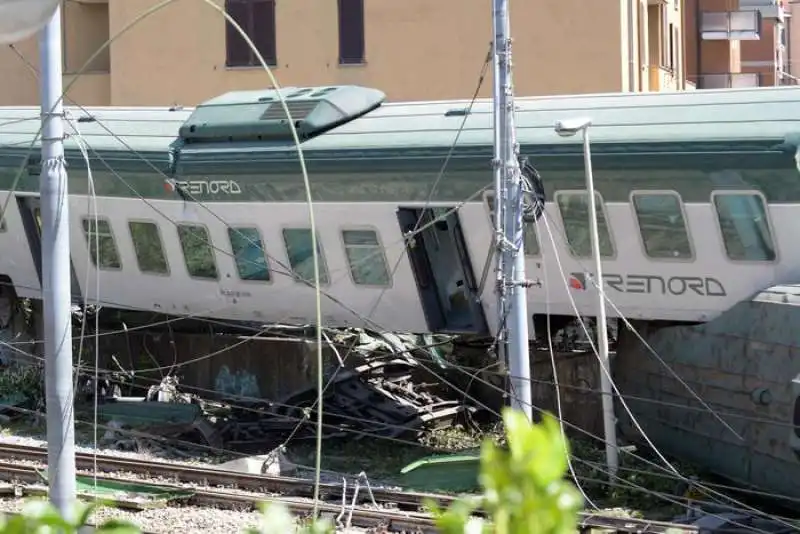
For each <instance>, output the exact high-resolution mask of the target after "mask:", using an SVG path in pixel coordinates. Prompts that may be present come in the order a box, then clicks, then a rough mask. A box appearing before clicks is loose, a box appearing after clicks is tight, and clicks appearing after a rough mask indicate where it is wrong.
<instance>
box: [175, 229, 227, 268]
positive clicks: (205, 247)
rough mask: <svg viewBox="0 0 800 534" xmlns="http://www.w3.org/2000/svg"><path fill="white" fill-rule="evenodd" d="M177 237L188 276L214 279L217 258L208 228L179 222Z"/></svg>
mask: <svg viewBox="0 0 800 534" xmlns="http://www.w3.org/2000/svg"><path fill="white" fill-rule="evenodd" d="M178 239H179V240H180V242H181V249H182V250H183V259H184V261H185V262H186V270H187V271H189V276H192V277H194V278H208V279H213V280H216V279H217V278H218V277H219V276H218V274H217V260H216V258H214V249H213V247H212V245H211V237H210V236H209V235H208V229H207V228H206V227H205V226H200V225H197V224H179V225H178Z"/></svg>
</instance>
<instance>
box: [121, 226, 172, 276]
mask: <svg viewBox="0 0 800 534" xmlns="http://www.w3.org/2000/svg"><path fill="white" fill-rule="evenodd" d="M128 230H129V231H130V233H131V240H132V241H133V250H134V252H135V253H136V262H137V263H138V264H139V270H140V271H142V272H143V273H150V274H169V264H168V263H167V256H166V254H164V243H162V241H161V233H160V232H159V231H158V225H156V223H153V222H145V221H128Z"/></svg>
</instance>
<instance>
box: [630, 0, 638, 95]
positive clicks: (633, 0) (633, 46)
mask: <svg viewBox="0 0 800 534" xmlns="http://www.w3.org/2000/svg"><path fill="white" fill-rule="evenodd" d="M627 3H628V91H630V92H631V93H633V92H634V91H636V85H637V84H636V78H637V76H636V70H637V69H636V61H635V60H634V52H635V50H636V43H637V40H638V39H637V37H638V36H637V35H636V34H637V32H636V24H634V20H633V15H634V14H635V12H636V10H635V9H634V6H635V5H636V4H638V3H639V0H627ZM640 89H641V87H640Z"/></svg>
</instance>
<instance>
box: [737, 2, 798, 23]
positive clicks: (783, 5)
mask: <svg viewBox="0 0 800 534" xmlns="http://www.w3.org/2000/svg"><path fill="white" fill-rule="evenodd" d="M787 4H788V2H786V1H785V0H739V9H741V10H742V11H747V10H750V11H752V10H757V11H758V12H759V13H761V16H762V17H764V18H765V19H778V20H779V21H781V22H783V19H784V17H785V16H786V11H787V9H788V6H787Z"/></svg>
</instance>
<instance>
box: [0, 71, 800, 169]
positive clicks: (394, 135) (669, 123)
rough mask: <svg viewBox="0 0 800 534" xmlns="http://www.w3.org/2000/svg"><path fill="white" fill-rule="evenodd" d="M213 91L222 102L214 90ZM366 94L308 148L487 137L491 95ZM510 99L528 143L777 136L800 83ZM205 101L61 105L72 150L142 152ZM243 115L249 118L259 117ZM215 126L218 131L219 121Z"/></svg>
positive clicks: (789, 121)
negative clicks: (577, 127) (82, 144)
mask: <svg viewBox="0 0 800 534" xmlns="http://www.w3.org/2000/svg"><path fill="white" fill-rule="evenodd" d="M351 87H352V86H351ZM293 89H297V88H293ZM310 90H312V91H315V90H318V89H310ZM367 91H373V93H368V94H369V95H374V94H377V93H375V92H374V90H367ZM268 92H269V91H265V92H264V93H268ZM257 93H258V92H254V91H248V92H240V93H229V94H228V95H224V96H225V97H226V98H223V99H222V100H221V101H222V102H231V101H233V102H235V101H236V100H237V95H245V94H246V95H247V98H249V99H252V98H253V96H254V95H257ZM215 101H216V102H220V97H218V98H217V99H215ZM369 104H370V105H371V106H372V107H371V108H370V110H365V111H364V112H363V113H362V114H360V115H359V113H358V109H356V108H357V106H356V108H354V112H353V113H352V117H351V118H348V117H344V116H343V117H344V118H340V123H339V124H335V125H334V126H332V129H330V130H327V131H324V132H322V133H318V135H316V136H314V137H311V138H310V139H308V140H306V141H305V142H304V144H303V147H304V150H306V151H327V150H337V151H338V150H348V149H353V150H356V149H357V150H362V151H363V150H369V149H403V148H426V147H431V148H435V147H450V146H451V145H452V144H453V142H454V140H455V138H456V134H457V132H458V131H459V130H460V129H462V130H463V131H462V132H461V134H460V135H459V137H458V145H459V146H486V145H491V144H492V141H493V135H492V102H491V100H488V99H481V100H478V101H476V102H475V103H474V104H473V105H472V107H471V110H470V112H469V113H466V110H467V109H468V108H469V107H470V102H469V101H467V100H452V101H437V102H399V103H388V104H386V103H384V104H379V103H378V104H376V102H375V99H374V98H373V99H372V100H371V101H370V102H369ZM364 105H366V104H364ZM376 105H377V107H375V106H376ZM345 107H346V106H345ZM516 107H517V113H516V129H517V138H518V141H519V143H520V144H521V145H529V146H530V145H558V144H574V143H579V142H580V141H579V139H576V138H562V137H559V136H558V135H557V134H556V133H555V132H554V131H553V125H554V123H555V121H556V120H563V119H568V118H573V117H587V118H591V119H592V122H593V125H592V127H591V137H592V140H593V142H600V143H603V142H608V143H616V142H648V143H649V142H654V143H656V142H703V141H735V140H751V141H753V140H761V139H763V140H776V139H784V138H785V137H786V136H787V135H791V134H795V133H798V131H800V87H772V88H753V89H726V90H702V91H687V92H675V93H646V94H624V93H623V94H594V95H580V96H556V97H523V98H519V97H518V98H517V99H516ZM201 108H203V106H202V105H201V106H198V108H185V109H181V108H178V109H174V108H166V107H161V108H158V107H146V108H145V107H88V108H76V107H67V108H66V110H67V116H68V117H69V118H70V124H67V125H65V130H66V132H67V134H68V138H67V140H66V143H67V149H68V150H78V146H77V143H76V140H75V137H76V135H75V133H76V131H75V128H76V127H77V129H78V130H79V131H80V134H81V136H82V137H83V138H84V139H85V140H86V142H87V144H88V145H89V146H90V147H91V150H93V151H97V152H98V153H101V154H102V153H110V152H117V151H123V152H129V151H131V150H134V151H136V152H139V153H142V154H146V155H147V158H148V159H150V158H155V159H157V160H160V159H162V158H168V157H169V152H170V149H171V148H172V147H173V146H175V144H176V141H181V138H180V134H179V132H181V131H182V129H181V127H182V126H184V125H187V124H190V123H192V120H195V119H197V115H195V116H194V119H192V117H193V113H195V111H196V110H198V111H199V110H201ZM242 109H244V108H242ZM365 109H366V108H365ZM255 112H259V111H258V110H254V113H255ZM222 115H224V113H223V114H222ZM240 115H241V114H240ZM39 116H40V111H39V108H38V107H36V108H33V107H0V155H4V156H9V155H14V156H16V157H17V158H18V157H19V154H21V153H25V152H26V151H27V149H28V147H29V145H30V142H31V139H32V138H33V136H34V135H35V134H36V132H37V131H38V129H39V120H40V119H39ZM245 118H246V119H247V120H249V121H250V122H251V123H252V122H253V120H255V119H257V118H258V117H250V118H248V117H245ZM211 120H213V117H212V119H211ZM195 122H197V121H196V120H195ZM331 124H333V123H331ZM462 125H463V128H462ZM184 130H186V128H184ZM209 131H216V130H213V129H211V130H209ZM219 131H220V132H222V134H223V135H224V129H223V130H219ZM200 141H201V142H199V143H194V144H192V145H188V146H186V149H187V150H188V151H189V152H195V151H202V150H212V151H214V150H216V149H218V148H222V147H223V146H225V145H224V141H225V139H218V140H216V141H217V142H213V141H215V140H213V139H208V138H205V139H201V140H200ZM220 142H223V145H222V146H221V145H220ZM248 144H249V146H250V147H251V148H252V147H253V146H254V143H253V142H251V143H248ZM255 144H256V145H260V148H262V149H265V150H272V149H274V150H280V151H285V150H286V148H287V145H289V144H290V140H289V139H284V140H283V141H280V140H277V141H276V140H275V139H265V140H263V141H262V142H261V143H255ZM35 146H38V142H37V143H36V145H35ZM227 148H228V149H230V148H231V146H230V143H229V144H228V145H227ZM119 157H121V158H123V159H124V158H126V157H128V156H122V155H120V156H119ZM2 159H5V158H2ZM16 161H17V163H15V164H18V162H19V160H18V159H17V160H16Z"/></svg>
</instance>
